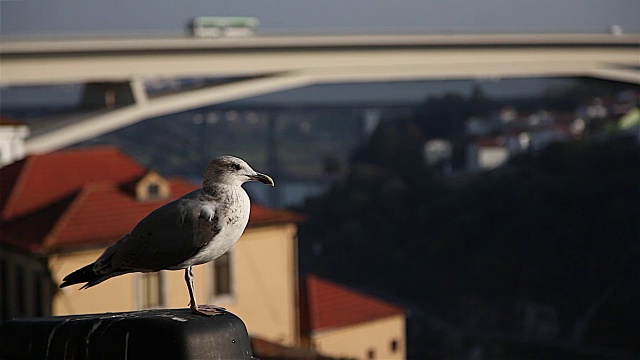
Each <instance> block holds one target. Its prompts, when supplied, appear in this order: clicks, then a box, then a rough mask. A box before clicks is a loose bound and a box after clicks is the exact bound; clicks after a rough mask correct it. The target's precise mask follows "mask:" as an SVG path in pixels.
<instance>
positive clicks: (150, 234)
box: [60, 155, 275, 316]
mask: <svg viewBox="0 0 640 360" xmlns="http://www.w3.org/2000/svg"><path fill="white" fill-rule="evenodd" d="M247 181H258V182H261V183H263V184H266V185H271V186H275V183H274V182H273V179H272V178H271V177H270V176H268V175H265V174H262V173H259V172H256V171H255V170H253V169H252V168H251V166H249V164H247V163H246V162H245V161H244V160H242V159H240V158H237V157H234V156H230V155H225V156H221V157H218V158H215V159H213V160H211V162H210V163H209V165H208V166H207V168H206V170H205V172H204V176H203V181H202V188H200V189H198V190H194V191H192V192H190V193H188V194H186V195H184V196H182V197H181V198H179V199H177V200H174V201H172V202H169V203H167V204H165V205H163V206H161V207H159V208H157V209H156V210H154V211H153V212H151V213H150V214H148V215H147V216H146V217H145V218H144V219H142V220H141V221H140V222H139V223H138V224H137V225H136V226H135V227H134V228H133V229H132V230H131V231H130V232H129V233H127V234H125V235H124V236H122V237H121V238H120V239H119V240H118V241H116V242H115V243H114V244H112V245H111V246H109V247H108V248H107V249H106V250H105V251H104V252H103V253H102V255H100V257H98V259H97V260H96V261H95V262H93V263H91V264H88V265H86V266H84V267H82V268H80V269H78V270H76V271H74V272H72V273H70V274H68V275H67V276H65V277H64V279H63V280H62V283H61V284H60V288H64V287H67V286H69V285H73V284H81V283H84V285H83V286H82V287H81V288H80V289H81V290H82V289H87V288H90V287H92V286H95V285H98V284H100V283H102V282H103V281H105V280H107V279H110V278H112V277H115V276H119V275H123V274H128V273H133V272H143V273H144V272H156V271H160V270H183V269H184V279H185V282H186V283H187V289H188V290H189V299H190V302H189V306H190V308H191V311H192V312H193V313H194V314H198V315H205V316H215V315H220V314H223V313H224V312H225V309H224V308H221V307H217V306H210V305H198V304H197V302H196V295H195V291H194V287H193V266H195V265H200V264H204V263H207V262H210V261H213V260H215V259H216V258H218V257H220V256H222V255H223V254H224V253H226V252H227V251H228V250H229V249H230V248H231V247H232V246H233V245H234V244H235V243H236V242H237V241H238V239H239V238H240V236H241V235H242V233H243V232H244V229H245V227H246V226H247V223H248V222H249V212H250V208H251V206H250V200H249V195H247V193H246V191H245V190H244V189H243V188H242V184H244V183H245V182H247Z"/></svg>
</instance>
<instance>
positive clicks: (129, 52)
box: [0, 34, 640, 153]
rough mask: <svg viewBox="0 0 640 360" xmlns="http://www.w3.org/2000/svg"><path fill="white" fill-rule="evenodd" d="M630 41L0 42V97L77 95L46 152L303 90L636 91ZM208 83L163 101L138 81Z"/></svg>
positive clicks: (32, 142) (584, 37)
mask: <svg viewBox="0 0 640 360" xmlns="http://www.w3.org/2000/svg"><path fill="white" fill-rule="evenodd" d="M639 45H640V35H639V34H628V35H627V34H623V35H609V34H517V35H516V34H475V35H469V34H468V35H463V34H449V35H362V36H277V37H250V38H212V39H207V38H204V39H203V38H189V37H180V38H123V39H85V38H77V39H51V40H2V41H0V85H1V86H25V85H47V84H65V83H85V84H87V86H85V92H84V95H83V104H84V105H87V107H88V108H94V109H95V108H99V110H94V111H91V112H83V113H81V114H76V115H73V116H65V118H64V119H63V120H59V119H58V121H50V122H45V124H48V125H44V126H42V127H40V128H38V129H33V131H32V135H31V137H30V138H29V139H28V140H27V144H26V146H27V151H28V152H29V153H39V152H47V151H53V150H56V149H59V148H62V147H65V146H68V145H71V144H73V143H77V142H80V141H83V140H86V139H89V138H92V137H95V136H99V135H101V134H104V133H107V132H110V131H114V130H117V129H119V128H122V127H125V126H128V125H131V124H133V123H136V122H138V121H142V120H145V119H148V118H152V117H156V116H161V115H166V114H171V113H177V112H181V111H186V110H190V109H194V108H199V107H204V106H210V105H215V104H219V103H224V102H228V101H232V100H237V99H241V98H245V97H250V96H256V95H260V94H265V93H269V92H275V91H281V90H287V89H292V88H297V87H302V86H307V85H312V84H323V83H346V82H375V81H404V80H437V79H485V78H505V77H543V76H544V77H549V76H563V77H594V78H600V79H608V80H614V81H621V82H629V83H636V84H637V83H640V71H639V68H638V67H639V65H640V64H639V60H638V59H639V54H640V50H639V49H640V47H639ZM166 78H214V79H215V78H218V79H223V80H224V81H219V82H217V83H216V84H215V85H211V86H204V87H198V88H193V89H188V90H184V91H179V92H174V93H170V94H164V95H157V96H156V95H154V94H151V93H149V91H148V89H147V88H146V86H145V82H146V81H150V80H154V79H166Z"/></svg>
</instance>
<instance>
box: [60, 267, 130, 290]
mask: <svg viewBox="0 0 640 360" xmlns="http://www.w3.org/2000/svg"><path fill="white" fill-rule="evenodd" d="M93 266H94V264H89V265H87V266H85V267H82V268H80V269H78V270H76V271H74V272H72V273H71V274H69V275H67V276H65V277H64V279H62V284H60V287H61V288H63V287H67V286H69V285H74V284H81V283H86V284H84V285H82V287H81V288H80V290H82V289H86V288H90V287H92V286H94V285H98V284H100V283H101V282H103V281H105V280H107V279H108V278H112V277H114V276H118V275H122V274H126V273H129V272H131V271H114V272H111V273H108V274H96V273H95V272H94V271H93Z"/></svg>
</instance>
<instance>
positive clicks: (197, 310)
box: [184, 266, 226, 316]
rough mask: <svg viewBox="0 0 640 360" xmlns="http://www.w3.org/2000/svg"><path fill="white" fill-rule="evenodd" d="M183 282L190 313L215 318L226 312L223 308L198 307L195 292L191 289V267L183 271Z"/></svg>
mask: <svg viewBox="0 0 640 360" xmlns="http://www.w3.org/2000/svg"><path fill="white" fill-rule="evenodd" d="M184 281H186V283H187V288H188V289H189V307H190V308H191V312H192V313H194V314H197V315H204V316H216V315H222V314H224V312H225V311H226V309H225V308H221V307H217V306H209V305H198V303H197V302H196V291H195V289H194V288H193V267H192V266H189V267H188V268H186V269H184Z"/></svg>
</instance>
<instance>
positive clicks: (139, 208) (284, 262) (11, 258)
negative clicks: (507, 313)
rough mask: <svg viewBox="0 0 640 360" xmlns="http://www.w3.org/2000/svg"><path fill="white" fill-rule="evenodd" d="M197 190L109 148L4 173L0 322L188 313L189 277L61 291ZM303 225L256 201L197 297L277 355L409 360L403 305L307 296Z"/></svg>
mask: <svg viewBox="0 0 640 360" xmlns="http://www.w3.org/2000/svg"><path fill="white" fill-rule="evenodd" d="M197 188H198V186H197V185H194V184H191V183H189V182H186V181H184V180H180V179H168V178H165V177H163V176H162V175H161V174H159V173H157V172H155V171H152V170H149V169H146V168H145V167H143V166H142V165H140V164H139V163H137V162H136V161H134V160H133V159H131V158H130V157H128V156H127V155H125V154H123V153H122V152H120V151H119V150H117V149H115V148H112V147H97V148H82V149H74V150H66V151H60V152H54V153H50V154H43V155H32V156H28V157H27V158H25V159H23V160H20V161H17V162H15V163H13V164H10V165H8V166H6V167H3V168H0V294H1V296H0V321H2V320H6V319H9V318H16V317H26V316H48V315H71V314H84V313H102V312H120V311H133V310H142V309H148V308H184V307H187V304H188V302H189V295H188V292H187V289H186V285H185V283H184V278H183V272H182V271H161V272H158V273H147V274H142V273H134V274H127V275H122V276H118V277H115V278H112V279H109V280H107V281H105V282H104V283H102V284H100V285H99V286H96V287H92V288H90V289H87V290H82V291H79V290H78V289H79V285H76V286H70V287H66V288H64V289H59V288H58V285H59V284H60V282H61V280H62V278H63V277H64V276H65V275H67V274H68V273H70V272H72V271H74V270H75V269H78V268H80V267H82V266H84V265H86V264H88V263H91V262H93V261H94V260H95V259H96V258H97V257H98V256H100V254H102V252H103V251H104V250H105V249H106V247H107V246H109V245H110V244H112V243H113V242H115V241H116V240H118V239H119V238H120V237H121V236H122V235H123V234H125V233H127V232H128V231H130V230H131V229H132V228H133V227H134V226H135V225H136V224H137V223H138V222H139V221H140V220H141V219H142V218H143V217H144V216H146V215H147V214H148V213H150V212H151V211H153V210H154V209H156V208H158V207H160V206H161V205H163V204H165V203H166V202H169V201H172V200H174V199H177V198H179V197H180V196H182V195H184V194H186V193H188V192H190V191H193V190H195V189H197ZM300 220H301V216H299V215H297V214H295V213H292V212H290V211H283V210H273V209H270V208H267V207H264V206H260V205H258V204H252V205H251V217H250V219H249V225H248V227H247V229H246V231H245V232H244V234H243V235H242V237H241V238H240V240H239V241H238V243H237V244H236V245H235V246H234V247H233V249H232V250H231V251H229V252H228V253H227V254H225V255H223V256H222V257H220V258H218V259H216V260H215V261H213V262H211V263H208V264H203V265H200V266H196V267H194V273H195V289H196V293H197V297H198V299H199V300H200V302H201V303H209V304H216V305H220V306H223V307H225V308H227V309H228V310H229V311H231V312H233V313H235V314H237V315H238V316H239V317H241V318H242V319H243V320H244V321H245V323H246V325H247V328H248V330H249V333H250V335H251V336H253V337H255V338H256V339H260V344H263V346H262V348H269V349H270V350H269V351H270V352H272V351H275V350H274V349H276V350H277V349H280V347H281V346H284V347H300V346H302V347H307V348H310V349H311V350H314V349H313V348H315V350H318V351H321V352H324V351H326V352H327V353H328V354H329V355H330V356H332V355H331V354H335V355H336V356H339V357H343V356H349V357H356V358H398V359H400V358H403V357H404V353H405V352H404V351H405V346H406V344H405V338H404V314H403V313H402V311H401V310H400V309H398V308H396V307H394V306H392V305H389V304H386V303H383V302H381V301H379V300H377V299H375V298H372V297H368V296H366V295H362V294H357V293H355V292H353V291H352V290H349V289H346V288H344V287H341V286H338V285H337V284H333V283H330V282H328V281H326V280H322V279H319V278H316V277H311V278H308V279H306V281H305V282H304V286H302V290H300V286H299V285H300V284H299V281H298V265H297V262H298V258H297V223H298V222H299V221H300ZM299 291H303V293H304V294H305V296H303V297H300V296H299ZM354 307H355V308H354ZM338 318H340V319H338ZM339 338H341V339H345V340H348V341H346V342H345V341H338V340H336V339H339ZM256 341H258V340H256ZM265 344H274V345H273V346H266V345H265ZM305 345H306V346H305ZM278 351H279V350H278ZM368 351H371V353H368ZM302 353H304V354H305V356H312V357H311V358H316V357H315V356H316V355H313V354H316V352H315V351H311V352H294V354H302ZM309 354H311V355H309ZM391 355H393V356H391ZM371 356H373V357H371ZM318 358H319V357H318Z"/></svg>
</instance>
